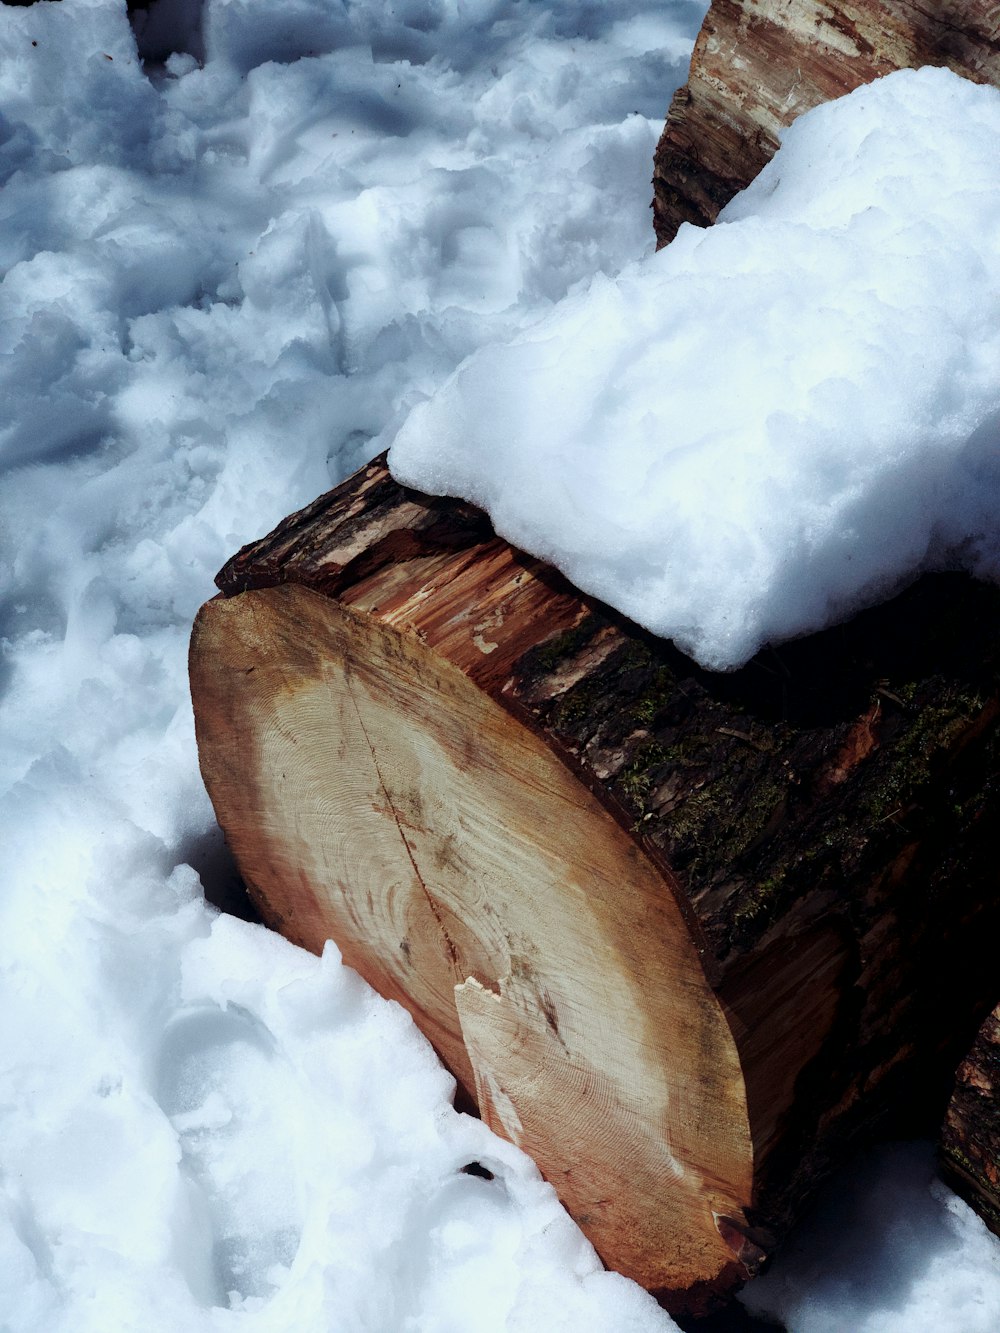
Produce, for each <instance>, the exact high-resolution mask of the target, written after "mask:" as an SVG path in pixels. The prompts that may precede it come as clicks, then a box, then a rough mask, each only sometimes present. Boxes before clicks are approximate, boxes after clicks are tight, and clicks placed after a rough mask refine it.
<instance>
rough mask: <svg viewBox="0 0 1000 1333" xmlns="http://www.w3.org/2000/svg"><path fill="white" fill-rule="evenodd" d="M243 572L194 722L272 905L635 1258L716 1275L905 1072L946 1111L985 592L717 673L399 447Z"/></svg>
mask: <svg viewBox="0 0 1000 1333" xmlns="http://www.w3.org/2000/svg"><path fill="white" fill-rule="evenodd" d="M219 585H220V588H221V590H222V594H221V595H220V596H219V597H217V598H215V599H214V600H213V601H211V602H209V603H208V604H207V605H206V606H205V607H204V608H203V609H202V611H201V613H200V614H199V617H198V620H197V623H196V626H195V632H194V636H193V639H192V650H191V682H192V692H193V698H194V704H195V717H196V724H197V734H198V744H199V752H200V758H201V764H202V770H203V773H204V776H205V780H206V784H207V787H208V790H209V793H210V795H211V797H212V800H213V802H214V805H215V809H216V811H217V813H218V817H219V821H220V823H221V825H222V827H223V829H224V830H225V833H226V836H227V838H228V840H229V842H230V845H231V847H232V849H233V851H234V853H235V855H236V858H237V861H238V863H239V866H240V868H241V870H242V873H243V875H244V877H245V878H246V880H247V883H248V885H249V887H250V889H251V892H252V893H253V894H254V896H255V898H256V899H257V901H258V903H259V905H260V907H261V911H262V913H263V915H264V916H265V919H266V920H268V921H269V922H270V923H271V924H273V925H275V926H276V927H277V928H279V929H280V930H282V932H283V933H285V934H286V935H288V936H289V937H290V938H291V939H293V940H295V941H297V942H298V943H300V944H303V945H305V946H306V947H308V948H311V949H314V950H318V949H320V948H321V947H322V945H323V943H324V941H325V940H326V939H327V938H328V937H331V936H332V937H333V938H334V939H336V941H337V942H338V944H339V946H340V947H341V949H342V951H343V954H344V957H345V959H346V960H347V961H348V962H349V963H350V964H351V965H352V966H354V967H356V968H357V969H358V971H360V972H361V974H362V975H363V976H364V977H366V978H367V979H368V980H369V981H370V982H371V983H372V984H373V985H374V986H375V987H376V988H377V989H378V990H380V991H381V992H382V993H383V994H384V995H387V996H389V997H391V998H394V999H397V1000H399V1001H400V1002H401V1003H402V1004H404V1005H406V1006H407V1007H408V1008H409V1010H410V1011H411V1012H412V1014H413V1015H414V1017H415V1019H416V1021H417V1023H418V1024H419V1026H420V1027H421V1028H422V1030H423V1031H424V1032H425V1033H426V1035H427V1036H428V1037H429V1039H430V1040H431V1041H432V1042H433V1044H434V1045H435V1047H436V1048H437V1050H438V1051H439V1052H440V1054H441V1056H442V1058H443V1059H444V1060H445V1062H446V1063H447V1064H448V1066H449V1067H450V1069H451V1070H452V1071H453V1072H454V1074H455V1076H456V1078H457V1080H458V1081H459V1083H460V1084H461V1085H462V1086H463V1087H464V1088H465V1089H466V1091H467V1092H468V1093H469V1094H470V1095H471V1096H472V1097H474V1098H475V1100H476V1102H477V1104H478V1106H479V1109H480V1111H481V1113H482V1114H483V1116H484V1118H485V1119H486V1120H487V1121H488V1122H489V1123H490V1125H492V1126H493V1127H494V1128H495V1129H497V1130H498V1131H499V1132H500V1133H503V1134H505V1135H507V1136H508V1137H509V1138H511V1139H512V1140H513V1141H515V1142H516V1143H519V1144H520V1145H521V1146H523V1147H524V1148H525V1149H526V1150H527V1151H528V1152H530V1153H531V1154H532V1155H533V1156H534V1157H535V1159H536V1160H537V1161H538V1163H539V1166H540V1167H541V1169H542V1171H543V1172H544V1174H545V1175H546V1177H547V1178H548V1179H549V1180H550V1181H552V1183H553V1184H554V1185H555V1186H556V1188H557V1190H558V1191H559V1194H560V1196H561V1197H562V1198H563V1200H564V1201H565V1202H566V1204H567V1206H568V1207H569V1209H570V1211H571V1212H572V1214H573V1216H574V1217H575V1218H576V1219H577V1220H578V1222H579V1223H580V1225H581V1226H582V1227H583V1229H584V1230H585V1231H586V1232H587V1234H588V1235H589V1236H590V1237H591V1238H592V1240H593V1241H594V1243H595V1245H596V1246H597V1249H598V1251H599V1252H600V1253H601V1255H602V1256H603V1257H604V1258H605V1260H606V1261H607V1262H609V1263H610V1264H612V1265H614V1266H615V1267H617V1268H619V1269H620V1270H622V1271H623V1272H625V1273H627V1274H628V1275H630V1276H632V1277H634V1278H637V1279H638V1280H639V1281H641V1282H642V1283H643V1284H644V1285H646V1286H647V1287H649V1288H650V1289H652V1290H656V1291H658V1292H659V1293H661V1295H662V1296H663V1298H664V1299H665V1300H666V1301H667V1303H668V1304H670V1305H671V1306H672V1307H674V1308H694V1307H695V1306H697V1305H698V1304H699V1303H702V1304H704V1303H705V1302H707V1301H709V1300H710V1299H711V1298H712V1297H713V1296H714V1295H715V1294H717V1293H719V1292H724V1291H727V1290H730V1289H731V1288H732V1287H733V1286H734V1285H736V1284H737V1283H739V1282H740V1281H742V1280H744V1279H745V1278H746V1277H747V1276H748V1275H749V1274H751V1273H752V1272H754V1271H755V1270H756V1269H757V1267H758V1266H759V1265H760V1263H761V1262H762V1261H763V1260H764V1259H765V1258H766V1257H767V1255H768V1254H769V1253H770V1252H771V1250H772V1248H773V1245H774V1243H775V1239H776V1237H778V1236H779V1235H780V1234H781V1233H782V1232H783V1231H784V1230H785V1229H786V1228H787V1225H788V1222H789V1220H790V1218H791V1217H792V1216H793V1215H794V1213H795V1211H796V1209H797V1208H798V1207H799V1206H800V1205H801V1203H802V1201H803V1200H804V1199H805V1198H806V1197H808V1195H809V1193H810V1191H811V1190H812V1189H813V1187H814V1186H815V1184H816V1183H817V1181H818V1180H820V1179H821V1178H822V1176H823V1174H824V1173H825V1172H826V1171H827V1170H828V1169H829V1167H830V1166H831V1164H833V1163H835V1162H836V1161H837V1160H838V1159H839V1158H840V1157H841V1156H842V1155H843V1152H844V1151H845V1147H846V1145H848V1144H849V1143H850V1142H851V1141H852V1140H853V1139H855V1138H856V1137H857V1135H858V1134H859V1133H860V1132H861V1131H863V1130H869V1129H870V1128H871V1126H872V1124H873V1123H876V1122H878V1121H879V1119H880V1118H881V1117H884V1116H885V1114H886V1112H887V1108H889V1107H890V1106H891V1104H892V1101H893V1098H894V1097H895V1098H896V1099H897V1100H898V1099H900V1098H902V1099H903V1100H908V1101H909V1102H910V1103H913V1102H914V1101H915V1100H916V1101H920V1100H921V1099H922V1101H923V1104H924V1106H925V1109H926V1112H927V1114H928V1115H929V1116H934V1115H937V1114H939V1113H940V1110H941V1105H943V1100H942V1099H943V1097H944V1095H945V1088H946V1081H945V1080H946V1075H947V1073H948V1072H950V1070H951V1069H953V1068H954V1065H955V1064H956V1063H957V1060H958V1057H959V1055H960V1054H961V1052H962V1050H963V1049H965V1048H967V1046H968V1043H969V1041H970V1040H971V1036H972V1033H973V1032H974V1030H975V1028H976V1026H977V1024H978V1023H979V1022H980V1021H981V1019H982V1016H983V1013H984V1012H985V1008H986V1002H987V1001H989V1000H992V999H994V998H995V996H993V995H992V994H991V990H990V986H991V979H992V966H991V964H992V958H991V955H990V953H989V948H988V943H987V942H988V940H989V939H991V938H992V935H993V933H994V931H995V927H996V924H997V922H996V918H997V915H998V909H997V906H996V903H995V897H996V895H995V894H994V892H993V881H994V879H995V869H994V867H995V848H994V846H993V840H992V828H993V827H994V826H995V815H996V813H997V804H998V793H997V784H996V780H995V779H994V777H993V776H992V775H993V773H994V772H995V771H996V764H995V759H996V757H997V753H996V752H997V748H998V743H1000V742H998V718H1000V702H998V699H1000V686H998V680H1000V676H998V662H1000V614H998V612H1000V595H998V593H997V592H996V590H993V589H989V588H984V587H982V586H979V585H974V584H972V583H971V582H970V581H968V580H965V579H960V578H958V577H957V576H950V577H949V576H943V577H942V578H939V579H937V580H929V581H926V582H925V583H924V584H922V585H920V586H918V587H917V588H916V589H913V590H911V592H910V593H909V594H907V595H905V596H904V597H903V598H901V599H899V600H898V601H897V602H896V603H894V604H893V605H892V606H891V607H889V608H886V609H885V610H883V611H881V612H870V613H867V615H866V616H864V617H861V618H860V619H859V621H858V622H856V624H855V625H854V626H851V627H848V628H847V629H844V630H837V631H831V632H829V633H828V634H826V635H823V636H816V637H814V638H813V639H811V640H807V641H805V642H804V643H803V644H800V645H793V646H791V647H789V648H786V649H783V650H782V651H781V653H780V654H776V653H767V654H764V655H763V656H762V657H761V658H759V659H757V660H756V661H755V662H754V663H752V664H751V665H750V666H749V667H747V668H746V669H744V670H743V671H741V672H737V673H734V674H733V675H731V676H713V675H712V674H711V673H707V672H703V671H700V670H699V669H698V668H696V667H695V666H694V665H693V664H692V663H690V662H689V661H688V660H687V659H685V658H684V657H682V656H681V655H680V654H679V653H677V652H676V651H675V650H674V649H673V648H672V647H671V646H670V645H669V644H667V643H665V642H663V641H660V640H655V639H652V638H651V637H650V636H648V635H646V634H644V633H642V632H641V631H639V630H638V629H636V628H635V627H634V626H632V625H630V624H629V623H628V622H626V621H624V620H623V619H622V618H621V617H619V616H616V615H615V614H613V613H612V612H610V611H609V610H608V609H607V608H606V607H603V606H601V605H600V604H599V603H596V602H595V601H593V599H590V598H587V597H585V596H582V595H581V594H580V593H578V592H577V591H576V590H575V589H574V588H572V587H571V586H570V585H569V584H568V583H567V582H566V581H565V580H564V579H562V578H561V577H560V576H559V575H558V574H556V573H555V572H554V571H552V570H551V569H550V568H548V567H546V566H545V565H544V564H542V563H540V562H539V561H537V560H533V559H531V558H529V557H527V556H525V555H523V554H522V553H520V552H518V551H516V550H514V549H513V548H511V547H510V546H509V545H508V544H507V543H506V542H504V541H502V540H501V539H499V538H498V537H497V536H496V535H495V534H494V533H493V531H492V529H491V528H490V526H489V524H488V522H487V520H486V519H485V518H484V516H483V515H482V514H480V513H479V512H477V511H475V510H474V509H472V508H470V507H468V506H465V505H462V504H457V503H455V502H453V501H448V500H432V499H429V498H428V497H426V496H422V495H420V494H418V493H416V492H414V491H410V490H406V489H404V488H402V487H400V486H399V485H397V484H396V483H395V482H394V481H393V480H392V478H391V477H390V475H389V474H388V472H387V469H386V467H385V463H384V460H376V461H375V462H374V463H372V464H371V465H369V466H368V467H367V468H364V469H362V470H361V472H359V473H358V474H357V475H356V476H355V477H353V478H351V479H349V480H348V481H347V482H345V483H344V484H343V485H342V486H341V487H339V488H338V489H337V490H336V491H334V492H332V493H331V494H330V495H328V496H324V497H322V498H321V499H320V500H318V501H317V502H315V504H313V505H311V506H310V507H309V508H308V509H306V510H304V511H302V513H301V514H298V515H294V516H293V517H292V518H290V519H288V520H286V521H285V522H284V523H283V524H282V525H280V526H279V528H278V529H276V530H275V532H274V533H272V534H271V535H270V536H269V537H267V538H264V539H263V540H262V541H261V542H258V543H255V544H254V545H253V546H250V547H248V548H245V549H244V551H242V552H240V554H239V555H238V556H236V557H234V559H233V560H232V561H230V563H229V564H228V565H227V566H226V568H225V569H224V570H223V571H222V573H221V574H220V576H219ZM963 637H964V646H963V648H962V650H961V651H959V649H958V645H959V643H960V642H961V641H962V640H963ZM984 885H988V891H986V890H985V889H984Z"/></svg>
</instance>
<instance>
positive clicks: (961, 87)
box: [390, 69, 1000, 668]
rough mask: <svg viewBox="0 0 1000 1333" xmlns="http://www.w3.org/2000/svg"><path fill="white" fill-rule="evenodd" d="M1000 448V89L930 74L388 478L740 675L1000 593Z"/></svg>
mask: <svg viewBox="0 0 1000 1333" xmlns="http://www.w3.org/2000/svg"><path fill="white" fill-rule="evenodd" d="M998 447H1000V92H998V91H997V90H996V89H994V88H989V87H983V86H980V85H977V84H973V83H970V82H969V81H968V80H965V79H962V78H960V77H959V76H958V75H956V74H952V73H951V72H950V71H947V70H943V69H923V70H919V71H914V70H903V71H900V72H898V73H895V74H892V75H889V76H888V77H887V78H885V79H881V80H879V81H877V82H876V83H874V84H872V85H870V86H868V87H863V88H859V89H858V90H857V91H855V92H853V93H852V94H851V95H850V96H848V97H844V98H841V99H839V100H838V101H836V102H832V103H828V104H826V105H825V106H821V107H817V108H815V109H814V110H813V111H810V112H809V113H807V114H806V115H803V116H801V117H800V118H799V119H798V120H797V121H796V122H795V124H794V125H792V127H791V128H790V129H789V130H788V131H787V132H786V135H785V138H784V140H783V143H782V146H781V148H780V149H779V151H778V153H777V155H776V156H775V157H774V158H773V159H772V161H771V162H770V163H769V164H768V165H767V167H765V169H764V170H763V171H762V172H761V174H760V175H759V176H758V177H757V179H756V180H755V181H754V182H753V183H752V184H751V185H750V186H749V188H747V189H746V190H744V191H743V193H742V194H741V195H739V196H738V197H737V198H736V199H734V200H733V201H732V202H731V203H730V204H729V205H728V207H727V208H726V209H725V210H724V211H723V213H722V215H721V218H720V220H719V222H718V223H717V224H716V225H715V226H714V227H710V228H708V229H698V228H695V227H692V226H690V225H688V224H685V225H684V226H682V228H681V230H680V232H679V234H678V236H677V238H676V240H675V241H674V242H673V243H672V244H671V245H670V246H668V247H667V248H666V249H665V250H663V251H662V252H661V253H659V254H658V255H655V256H648V257H645V258H642V259H638V260H636V261H635V262H633V263H632V264H629V265H627V266H626V267H625V268H624V269H623V270H622V271H621V272H620V273H619V274H618V275H617V276H608V275H606V274H601V275H598V276H596V277H595V278H594V280H593V282H591V283H590V284H589V286H588V287H587V289H586V290H585V291H582V292H579V291H578V292H573V293H571V294H569V295H568V296H567V297H566V298H565V299H564V300H562V301H561V302H560V303H559V304H558V305H557V306H556V307H555V309H554V310H553V311H552V312H551V313H550V314H548V315H547V316H546V317H545V318H544V319H542V320H541V321H540V322H539V323H538V324H537V325H535V326H533V327H532V328H530V329H526V330H524V331H522V332H520V333H518V334H517V335H515V336H514V337H513V338H512V339H510V340H508V341H507V342H504V343H497V344H495V345H491V346H489V347H485V348H482V349H481V350H480V351H478V352H477V353H476V354H475V355H473V356H472V357H471V358H470V359H469V360H468V361H467V362H466V363H465V364H464V365H462V366H461V367H460V368H459V370H458V371H457V372H456V374H455V376H454V377H453V378H452V379H450V380H449V382H448V383H447V384H446V385H445V386H444V387H443V388H442V389H441V390H440V391H439V392H438V393H437V394H436V395H435V397H434V398H433V399H432V400H431V401H430V402H429V403H427V404H425V405H421V406H419V407H418V408H416V409H415V410H414V411H413V412H411V414H410V416H409V417H408V418H407V420H406V422H405V423H404V424H403V426H402V428H401V430H400V431H399V434H398V435H397V436H396V441H395V444H394V446H393V449H392V453H391V456H390V463H391V466H392V469H393V471H394V473H395V474H396V476H397V477H400V478H401V479H402V480H404V481H406V482H409V483H411V484H413V485H416V486H419V487H421V488H422V489H424V490H430V491H434V492H440V493H446V494H449V495H460V496H464V497H465V498H467V499H471V500H474V501H475V502H476V503H477V504H480V505H481V506H483V507H484V508H485V509H487V510H488V511H489V513H490V514H491V516H492V518H493V520H494V523H495V524H496V526H497V528H498V529H499V530H500V531H501V532H502V533H503V534H504V535H505V536H507V537H508V538H509V539H510V540H511V541H513V542H515V543H516V544H517V545H519V546H521V547H524V548H526V549H527V550H529V551H531V552H533V553H534V554H536V555H541V556H544V557H545V558H546V559H548V560H550V561H552V562H553V563H554V564H556V565H558V566H559V567H560V568H561V569H563V570H564V571H565V572H566V573H567V574H568V575H569V577H570V578H571V579H572V580H573V581H574V582H575V583H576V584H577V585H578V586H579V587H581V588H584V589H586V590H587V591H588V592H592V593H595V594H597V595H598V596H599V597H601V598H603V599H604V600H605V601H607V602H609V603H611V604H612V605H613V606H615V607H617V608H618V609H619V610H621V611H624V612H625V613H626V614H627V615H628V616H630V617H631V618H632V619H633V620H636V621H638V622H639V623H640V624H643V625H645V626H646V627H647V628H649V629H651V630H653V631H654V632H655V633H656V634H661V635H664V636H666V637H669V638H672V639H673V640H674V641H675V642H676V643H677V644H678V645H679V646H680V647H681V648H683V649H684V650H685V651H687V652H689V653H691V654H692V655H693V656H694V657H696V658H697V659H698V660H699V661H700V662H701V663H702V664H703V665H704V666H708V667H714V668H731V667H736V666H740V665H742V664H743V663H744V662H746V661H747V660H748V659H749V658H750V657H752V656H753V654H754V653H755V652H756V651H757V650H758V649H759V648H760V647H761V646H762V645H764V644H766V643H774V642H778V641H781V640H783V639H787V638H791V637H793V636H795V635H799V634H802V633H804V632H805V631H808V630H815V629H819V628H822V627H823V626H825V625H828V624H830V623H831V622H834V621H836V620H840V619H843V618H845V617H846V616H848V615H849V614H850V613H852V612H853V611H856V610H857V609H858V608H859V607H860V606H862V605H865V604H867V603H869V602H871V601H873V600H877V599H879V598H880V597H883V596H885V595H886V594H887V593H889V592H891V591H892V590H894V589H895V588H898V587H899V586H900V585H901V584H902V583H903V582H904V581H906V580H908V579H910V578H912V577H913V576H914V575H915V573H917V572H919V571H920V570H922V569H926V568H930V567H942V566H950V565H953V564H960V565H961V566H964V567H966V568H968V569H970V570H972V571H973V572H974V573H976V574H980V575H984V576H987V577H994V578H995V577H998V576H1000V450H998Z"/></svg>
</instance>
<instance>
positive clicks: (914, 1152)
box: [740, 1143, 961, 1330]
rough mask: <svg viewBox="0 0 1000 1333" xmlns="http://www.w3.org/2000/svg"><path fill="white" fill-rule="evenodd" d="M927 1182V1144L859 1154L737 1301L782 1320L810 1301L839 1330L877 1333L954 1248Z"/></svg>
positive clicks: (931, 1169) (930, 1163) (940, 1204)
mask: <svg viewBox="0 0 1000 1333" xmlns="http://www.w3.org/2000/svg"><path fill="white" fill-rule="evenodd" d="M934 1176H935V1159H934V1150H933V1147H932V1145H931V1144H930V1143H907V1144H896V1145H891V1146H883V1147H881V1148H878V1149H873V1150H871V1151H869V1152H867V1153H865V1154H863V1155H862V1156H861V1157H859V1158H858V1159H857V1160H856V1161H855V1162H854V1163H853V1165H852V1166H850V1167H849V1168H848V1169H847V1170H845V1171H844V1172H843V1173H842V1174H841V1175H840V1176H838V1177H837V1179H836V1180H834V1181H833V1182H832V1183H831V1184H830V1185H829V1186H828V1187H827V1188H826V1189H825V1190H824V1191H823V1193H822V1194H821V1195H820V1197H819V1198H818V1199H817V1202H816V1204H815V1206H814V1207H813V1209H812V1210H811V1211H810V1212H809V1213H808V1214H807V1216H806V1217H805V1218H804V1219H803V1221H802V1222H801V1223H800V1225H799V1226H798V1227H797V1228H796V1229H795V1231H794V1232H793V1233H792V1235H791V1236H790V1237H789V1238H788V1240H787V1242H786V1243H785V1246H784V1248H783V1249H782V1251H781V1252H780V1254H779V1255H778V1257H777V1259H776V1260H775V1262H774V1265H773V1267H772V1268H771V1269H770V1271H769V1272H768V1273H767V1274H765V1275H764V1276H763V1277H761V1278H758V1279H757V1281H755V1282H753V1283H751V1284H750V1285H749V1286H748V1287H747V1288H746V1289H745V1290H744V1291H743V1292H742V1293H741V1296H740V1299H741V1301H742V1302H743V1304H744V1305H745V1307H746V1308H747V1309H748V1310H750V1311H751V1312H752V1313H754V1314H756V1315H761V1316H771V1317H784V1318H786V1319H789V1318H791V1317H792V1316H793V1315H794V1313H795V1311H796V1310H797V1308H798V1307H800V1306H801V1304H802V1303H803V1301H805V1300H806V1299H807V1298H808V1300H809V1302H810V1304H815V1305H818V1306H820V1307H822V1308H823V1309H824V1310H828V1311H831V1312H836V1321H837V1322H836V1327H838V1328H843V1329H845V1330H846V1329H853V1328H859V1327H861V1326H862V1324H864V1325H865V1326H866V1327H876V1326H877V1325H875V1324H874V1323H873V1319H874V1318H875V1317H877V1314H878V1312H880V1311H885V1312H886V1313H890V1312H895V1313H899V1312H901V1311H904V1310H905V1309H906V1308H907V1306H908V1304H909V1303H910V1301H911V1298H912V1295H913V1287H914V1282H915V1281H916V1280H917V1279H918V1278H920V1277H922V1276H924V1275H925V1274H926V1273H927V1270H928V1267H929V1266H930V1264H931V1262H932V1260H933V1259H935V1258H936V1257H938V1256H941V1255H946V1254H948V1253H949V1252H952V1251H957V1250H958V1249H959V1247H960V1244H961V1242H960V1239H959V1237H958V1235H957V1233H956V1231H955V1228H954V1226H953V1225H952V1224H951V1221H950V1218H949V1214H948V1212H947V1210H946V1206H945V1203H944V1199H943V1197H942V1196H941V1195H940V1194H939V1193H937V1192H934V1191H932V1189H931V1183H932V1181H933V1180H934ZM833 1326H834V1325H833V1324H831V1325H830V1327H833Z"/></svg>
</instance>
